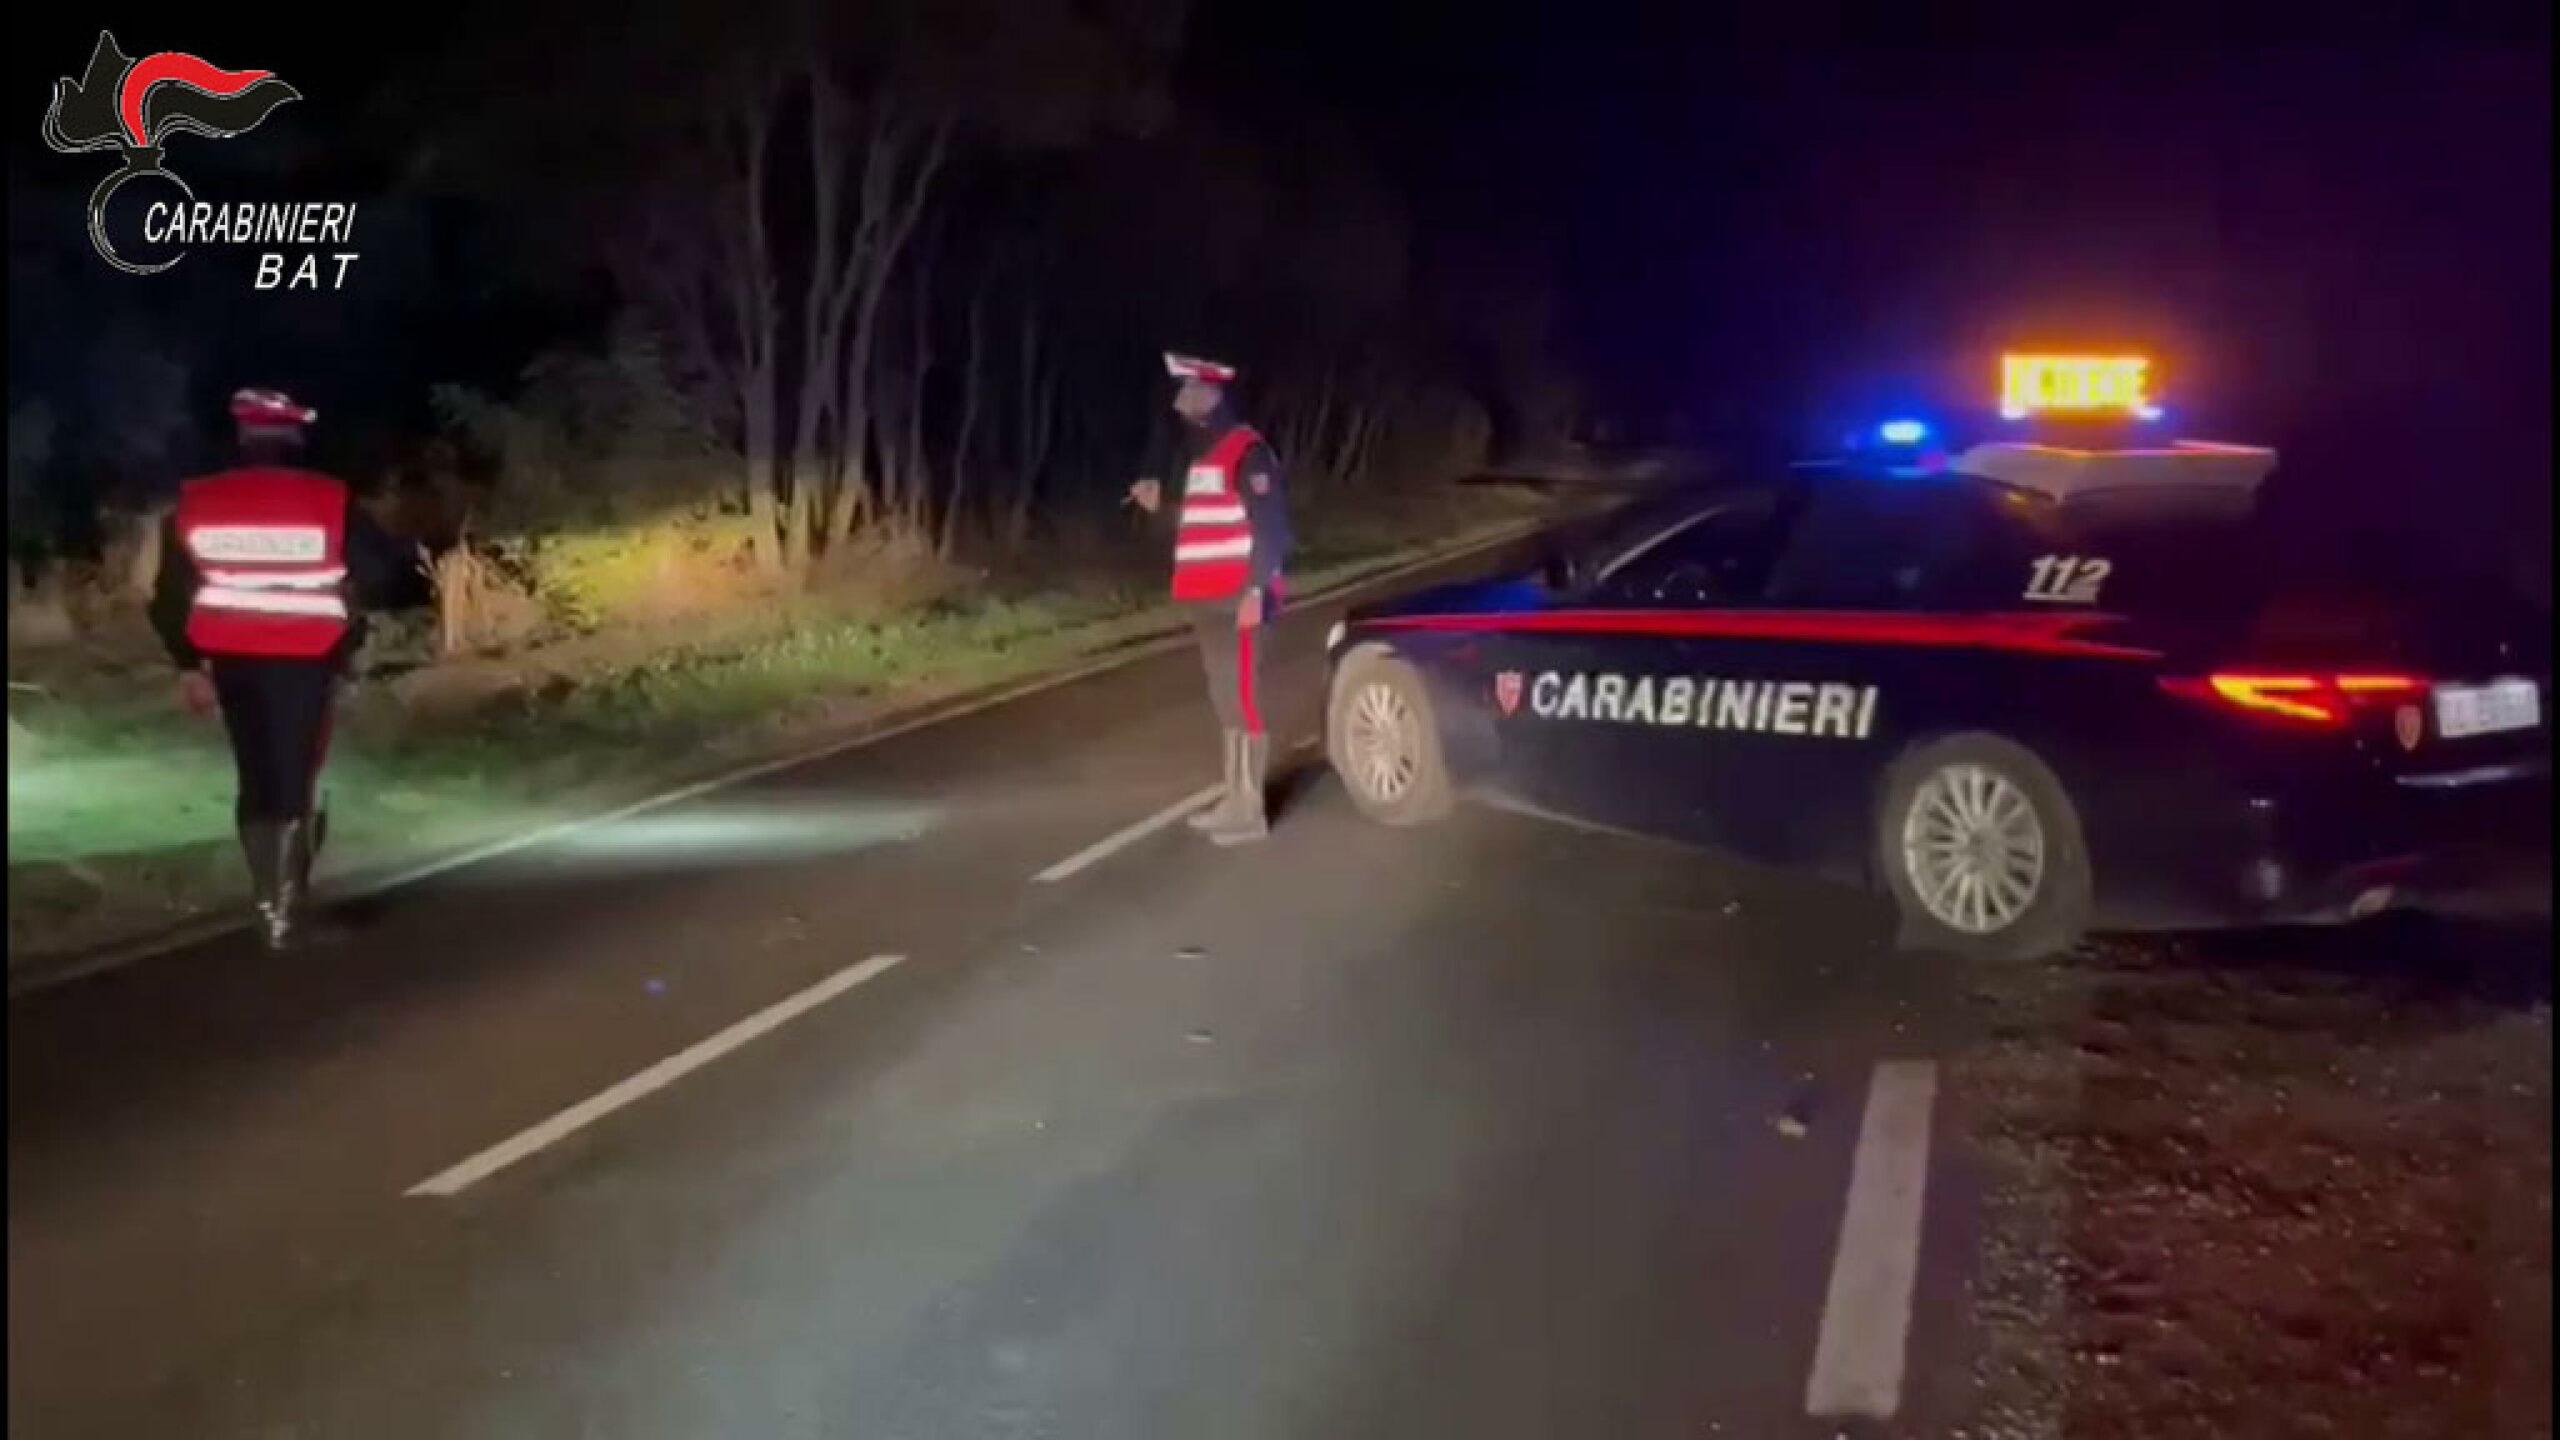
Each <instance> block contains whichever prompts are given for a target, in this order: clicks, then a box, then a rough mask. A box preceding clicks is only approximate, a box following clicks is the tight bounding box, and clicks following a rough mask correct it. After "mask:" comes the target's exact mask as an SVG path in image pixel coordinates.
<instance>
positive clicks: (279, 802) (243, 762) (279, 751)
mask: <svg viewBox="0 0 2560 1440" xmlns="http://www.w3.org/2000/svg"><path fill="white" fill-rule="evenodd" d="M208 662H209V664H210V666H211V668H212V671H213V688H214V693H215V694H216V695H217V696H218V697H219V698H220V699H221V702H222V725H223V728H224V729H225V730H226V731H228V732H230V737H231V759H232V763H233V764H234V765H235V766H237V767H238V769H239V772H240V796H239V800H238V802H237V804H236V806H235V813H236V815H237V818H238V819H239V820H240V822H241V823H242V824H244V825H245V824H253V823H256V822H260V821H274V822H283V821H289V820H300V819H302V818H304V817H305V816H308V815H311V814H313V813H314V812H315V811H316V810H317V809H318V803H317V802H318V800H319V796H318V795H317V794H315V793H314V792H315V791H316V790H317V788H318V786H319V782H320V768H321V766H322V765H323V764H325V763H326V762H327V760H328V758H329V720H330V712H331V710H332V708H333V707H334V704H335V701H336V698H337V688H338V662H337V660H336V659H335V657H326V658H321V659H313V660H277V659H268V658H265V657H254V656H232V655H222V656H211V657H208Z"/></svg>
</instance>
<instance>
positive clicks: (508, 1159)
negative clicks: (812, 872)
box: [403, 955, 907, 1197]
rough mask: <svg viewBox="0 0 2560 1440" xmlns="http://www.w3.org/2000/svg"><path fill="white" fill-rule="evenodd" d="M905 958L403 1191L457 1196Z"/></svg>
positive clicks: (863, 967) (772, 1008) (665, 1064)
mask: <svg viewBox="0 0 2560 1440" xmlns="http://www.w3.org/2000/svg"><path fill="white" fill-rule="evenodd" d="M906 958H907V957H905V956H904V955H874V956H872V957H871V958H870V959H868V960H865V961H863V962H862V963H861V964H859V965H850V966H847V967H846V968H844V969H842V970H839V971H837V972H836V973H834V974H833V975H830V976H828V977H827V978H826V979H824V980H821V981H819V982H818V983H817V984H815V985H812V986H810V987H809V988H807V989H805V990H802V991H800V992H799V993H798V994H795V995H791V996H788V997H786V998H784V999H781V1000H777V1001H775V1002H774V1003H773V1004H771V1005H767V1006H766V1007H764V1008H763V1009H762V1010H759V1011H757V1012H756V1013H754V1014H753V1015H750V1016H748V1017H747V1018H746V1019H744V1020H741V1021H739V1022H738V1023H736V1024H735V1025H732V1026H730V1027H729V1028H727V1029H726V1030H723V1031H721V1032H720V1033H718V1034H716V1035H713V1036H711V1037H710V1038H709V1039H707V1040H698V1041H695V1042H694V1043H693V1044H691V1045H688V1046H686V1047H685V1048H683V1049H682V1050H679V1051H677V1052H676V1053H675V1054H673V1055H670V1056H668V1057H667V1058H666V1059H664V1060H661V1061H659V1062H658V1063H657V1064H655V1065H652V1066H650V1067H649V1068H648V1069H646V1070H643V1071H641V1072H640V1073H639V1074H637V1075H634V1076H632V1077H630V1078H629V1079H627V1080H624V1081H622V1082H621V1083H619V1084H617V1085H614V1086H612V1087H611V1088H609V1089H605V1090H601V1091H598V1092H597V1093H595V1094H593V1095H590V1096H588V1097H587V1098H586V1099H584V1100H581V1101H579V1102H578V1103H577V1104H575V1105H572V1106H570V1107H569V1108H568V1109H566V1110H563V1111H561V1112H560V1113H559V1114H557V1115H554V1116H552V1117H551V1118H550V1119H548V1120H545V1121H543V1122H542V1123H541V1124H539V1125H535V1126H533V1127H532V1128H530V1129H526V1130H520V1131H518V1132H516V1133H515V1134H513V1135H511V1136H508V1137H507V1138H506V1139H504V1140H501V1141H499V1142H498V1143H497V1144H495V1145H492V1146H490V1147H489V1148H488V1149H486V1150H483V1151H481V1152H480V1153H479V1154H477V1155H474V1156H472V1157H471V1158H470V1159H468V1160H465V1161H463V1162H462V1163H461V1164H459V1165H455V1166H453V1167H452V1168H450V1169H446V1170H440V1171H438V1172H436V1173H435V1174H433V1175H430V1176H428V1177H427V1178H426V1179H424V1180H421V1181H419V1182H418V1183H417V1184H415V1185H412V1186H410V1187H409V1188H408V1190H407V1191H405V1192H403V1193H405V1194H407V1195H411V1196H421V1195H424V1196H438V1197H441V1196H448V1195H459V1194H461V1193H462V1192H463V1191H465V1190H468V1189H470V1188H471V1187H472V1186H474V1185H477V1184H479V1183H480V1182H481V1181H483V1180H486V1179H488V1178H489V1177H490V1176H492V1175H495V1174H497V1173H498V1172H499V1171H501V1170H504V1169H506V1168H507V1167H508V1166H510V1165H513V1164H514V1163H516V1162H517V1161H519V1160H522V1159H523V1158H525V1157H526V1156H528V1155H531V1154H533V1153H535V1152H536V1151H539V1150H541V1149H543V1148H544V1147H546V1146H548V1145H552V1144H554V1143H556V1142H558V1141H560V1140H562V1139H565V1138H567V1137H568V1136H570V1135H574V1134H576V1133H577V1132H578V1131H580V1130H583V1129H585V1128H586V1127H587V1126H589V1125H592V1124H594V1123H595V1122H596V1121H598V1120H601V1119H603V1118H604V1117H605V1116H607V1115H610V1114H612V1113H613V1112H614V1111H616V1110H619V1109H621V1108H622V1107H623V1106H625V1105H628V1104H630V1103H631V1102H633V1101H635V1100H638V1099H640V1098H641V1097H643V1096H646V1095H649V1094H651V1093H653V1092H655V1091H658V1090H663V1089H665V1088H666V1087H668V1086H669V1085H672V1084H674V1083H675V1082H676V1081H678V1080H681V1079H683V1078H684V1077H685V1076H687V1075H689V1074H691V1073H692V1072H694V1071H696V1070H699V1069H701V1068H702V1067H703V1066H705V1065H708V1064H710V1063H711V1062H712V1061H714V1060H717V1059H719V1058H720V1057H721V1056H723V1055H726V1054H728V1053H729V1052H730V1051H732V1050H735V1049H737V1048H738V1047H739V1046H741V1045H744V1044H746V1043H747V1042H748V1041H750V1040H753V1039H755V1038H756V1037H757V1036H759V1035H763V1034H766V1033H767V1032H769V1031H772V1030H774V1029H776V1028H778V1027H780V1026H782V1025H784V1024H786V1023H788V1022H790V1021H791V1020H794V1019H796V1018H798V1017H799V1016H802V1015H805V1014H807V1013H808V1012H810V1011H812V1010H815V1009H817V1008H818V1007H819V1006H821V1005H824V1004H826V1003H827V1002H828V1001H830V1000H833V999H834V998H836V997H837V996H839V995H842V994H843V993H844V992H846V991H847V990H850V989H852V988H853V987H855V986H856V985H860V984H862V983H863V982H865V981H868V980H876V979H878V978H879V977H880V976H882V975H885V974H887V973H888V972H889V971H891V970H893V969H895V968H896V967H897V966H898V964H899V963H900V962H901V961H904V960H905V959H906Z"/></svg>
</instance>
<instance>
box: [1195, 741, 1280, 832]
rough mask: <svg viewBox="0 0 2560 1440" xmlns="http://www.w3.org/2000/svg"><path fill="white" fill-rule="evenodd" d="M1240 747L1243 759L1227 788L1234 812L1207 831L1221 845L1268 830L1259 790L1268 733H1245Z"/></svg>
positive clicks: (1267, 752) (1266, 764) (1266, 760)
mask: <svg viewBox="0 0 2560 1440" xmlns="http://www.w3.org/2000/svg"><path fill="white" fill-rule="evenodd" d="M1242 750H1243V760H1242V763H1241V764H1240V765H1239V767H1238V774H1237V776H1236V780H1235V783H1234V785H1233V787H1232V790H1231V795H1232V798H1233V799H1234V800H1235V802H1236V809H1235V813H1234V815H1233V816H1232V817H1231V818H1230V819H1229V820H1228V822H1227V823H1226V824H1224V825H1221V826H1219V827H1218V828H1217V829H1215V830H1212V831H1210V832H1209V838H1210V839H1212V840H1215V841H1217V842H1218V843H1219V844H1221V845H1243V844H1246V843H1248V842H1251V841H1255V840H1259V839H1261V838H1262V837H1263V836H1265V835H1268V834H1270V833H1271V817H1270V814H1269V813H1268V809H1267V806H1268V802H1267V801H1266V800H1265V799H1264V798H1263V791H1262V785H1263V772H1264V771H1265V770H1266V769H1267V768H1269V766H1270V763H1271V737H1270V736H1268V735H1251V734H1249V735H1246V736H1244V737H1243V738H1242Z"/></svg>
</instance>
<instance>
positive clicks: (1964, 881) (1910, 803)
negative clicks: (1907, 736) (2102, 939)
mask: <svg viewBox="0 0 2560 1440" xmlns="http://www.w3.org/2000/svg"><path fill="white" fill-rule="evenodd" d="M1876 832H1877V833H1876V858H1877V865H1878V868H1879V869H1880V870H1881V871H1882V872H1883V873H1884V876H1885V879H1886V883H1887V885H1888V886H1889V888H1890V889H1891V890H1892V892H1893V898H1894V903H1895V905H1896V907H1897V908H1898V909H1899V910H1900V911H1901V915H1902V942H1903V944H1905V945H1906V946H1910V947H1912V948H1916V949H1938V950H1951V951H1954V952H1956V953H1958V954H1962V955H1968V956H1972V957H1975V958H1979V959H1986V960H2024V959H2033V958H2035V957H2037V956H2041V955H2050V954H2053V953H2055V952H2057V951H2061V950H2067V949H2069V948H2070V947H2071V946H2072V945H2073V944H2075V943H2077V942H2078V940H2079V939H2080V936H2081V934H2082V932H2083V931H2084V930H2085V929H2086V927H2087V925H2088V920H2089V895H2090V885H2089V855H2088V848H2087V845H2086V843H2085V842H2084V841H2083V840H2082V838H2081V833H2080V814H2079V811H2078V809H2077V808H2075V807H2074V806H2073V805H2072V803H2071V797H2070V795H2069V794H2068V793H2067V792H2065V791H2064V789H2063V787H2062V782H2061V781H2060V780H2058V779H2056V778H2055V777H2054V774H2053V771H2052V770H2051V769H2050V768H2049V767H2048V766H2046V765H2045V763H2044V762H2043V761H2042V760H2039V759H2038V758H2036V755H2035V753H2034V752H2033V751H2031V750H2028V749H2026V748H2025V747H2024V746H2021V745H2019V744H2017V743H2016V742H2014V741H2010V740H2005V739H2002V738H2001V737H1999V736H1997V735H1987V734H1966V735H1950V736H1946V737H1943V738H1940V739H1937V740H1933V741H1930V742H1928V743H1926V744H1923V745H1921V746H1919V747H1917V748H1915V749H1913V750H1912V751H1911V752H1910V753H1909V754H1907V755H1905V756H1903V757H1902V759H1901V760H1900V761H1899V762H1897V763H1896V764H1895V766H1894V767H1893V772H1892V775H1891V777H1890V779H1889V780H1888V782H1887V784H1886V786H1885V798H1884V804H1883V805H1882V806H1881V807H1879V811H1878V815H1877V825H1876Z"/></svg>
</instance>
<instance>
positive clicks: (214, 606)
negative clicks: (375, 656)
mask: <svg viewBox="0 0 2560 1440" xmlns="http://www.w3.org/2000/svg"><path fill="white" fill-rule="evenodd" d="M196 604H197V606H198V607H200V608H202V609H206V610H238V611H244V612H247V613H250V614H256V615H319V616H325V617H327V618H329V619H332V620H344V619H346V618H347V602H346V601H345V600H343V599H341V598H340V597H338V596H336V595H312V594H306V593H303V592H300V591H292V590H243V589H240V588H239V587H237V586H232V585H207V586H206V587H204V588H203V589H201V590H199V591H197V592H196Z"/></svg>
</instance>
